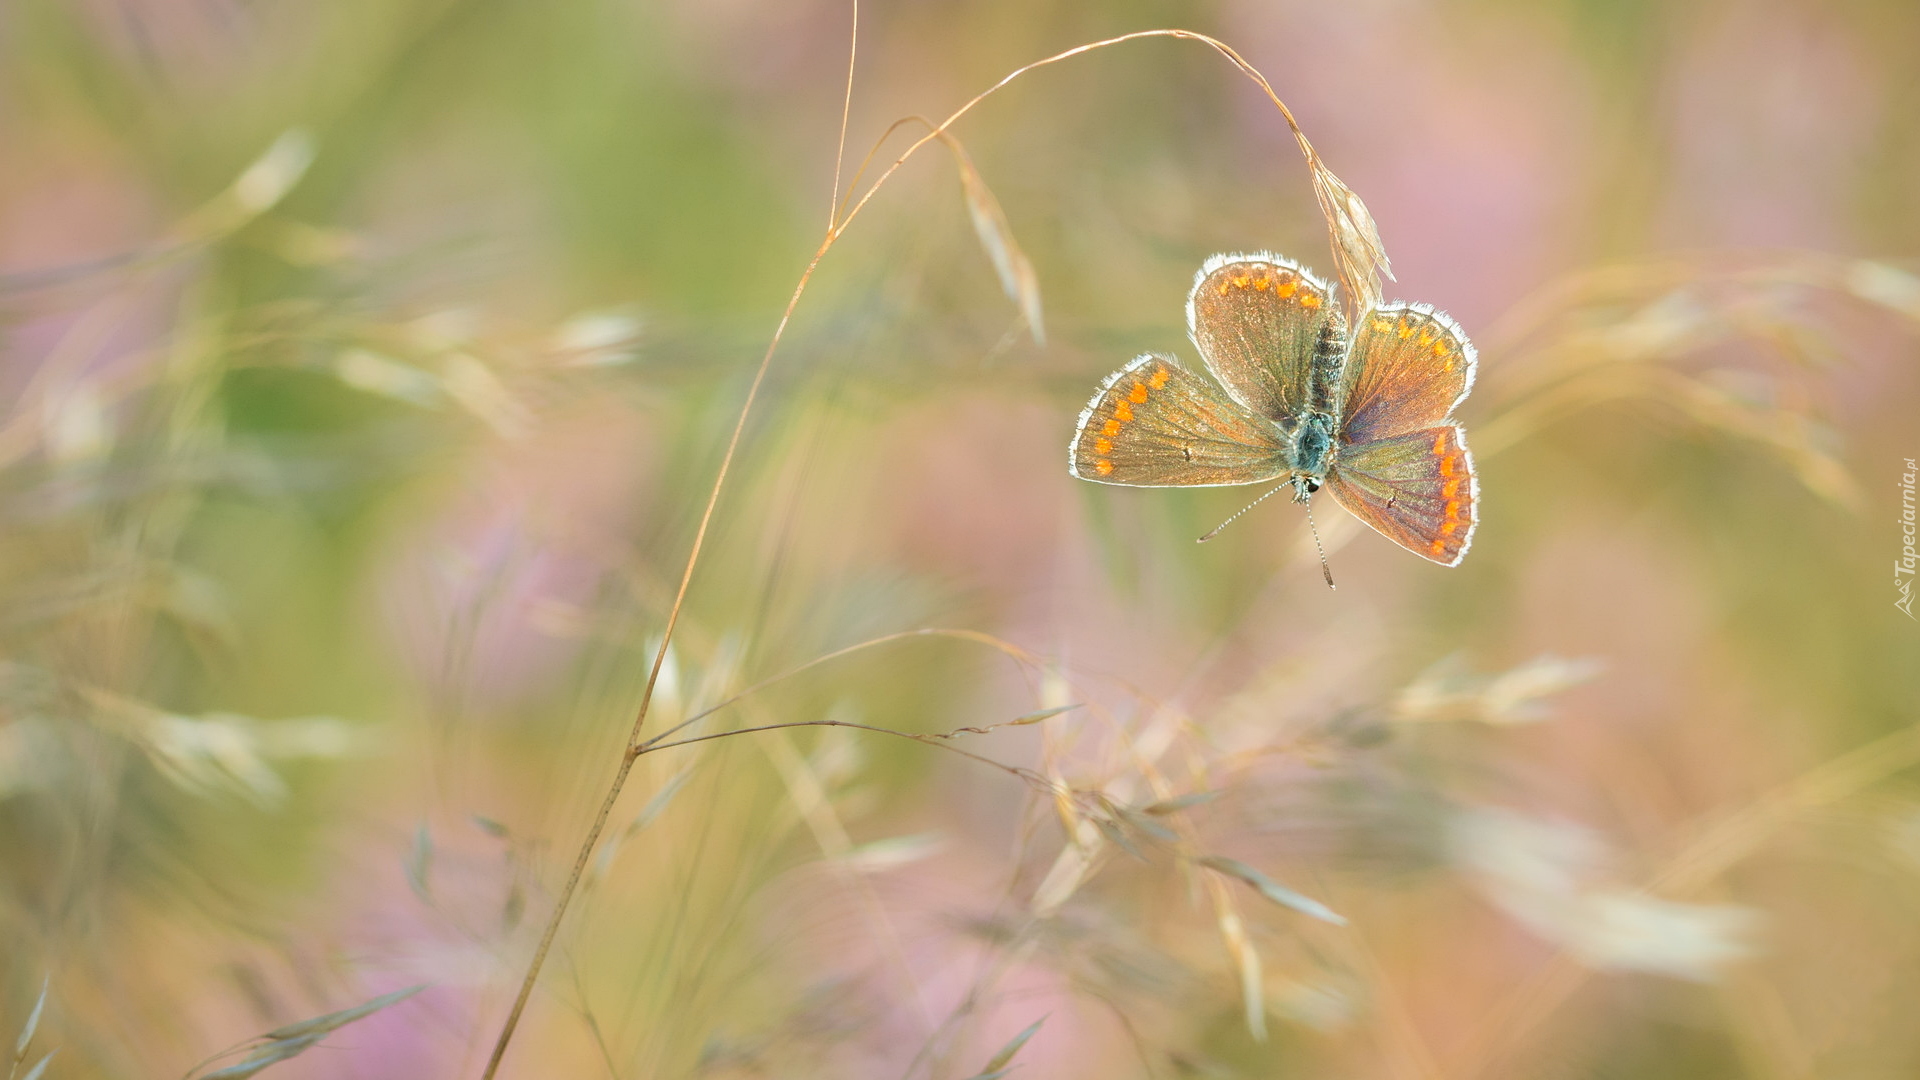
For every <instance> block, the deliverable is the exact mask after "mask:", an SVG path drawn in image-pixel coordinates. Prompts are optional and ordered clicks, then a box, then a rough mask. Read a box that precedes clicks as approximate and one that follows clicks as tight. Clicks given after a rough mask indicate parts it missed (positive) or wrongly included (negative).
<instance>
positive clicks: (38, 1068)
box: [20, 1050, 60, 1080]
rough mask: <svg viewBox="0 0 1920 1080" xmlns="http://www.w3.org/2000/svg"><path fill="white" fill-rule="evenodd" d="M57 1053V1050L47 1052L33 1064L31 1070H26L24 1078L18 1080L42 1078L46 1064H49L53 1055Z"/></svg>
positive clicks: (38, 1079) (37, 1079)
mask: <svg viewBox="0 0 1920 1080" xmlns="http://www.w3.org/2000/svg"><path fill="white" fill-rule="evenodd" d="M59 1052H60V1051H59V1050H49V1051H47V1056H46V1057H43V1058H41V1059H40V1060H39V1061H37V1062H35V1063H34V1066H33V1068H31V1069H28V1070H27V1074H26V1075H25V1076H22V1077H21V1078H20V1080H40V1078H41V1077H42V1076H44V1075H46V1072H47V1063H48V1062H51V1061H52V1060H53V1055H55V1054H57V1053H59Z"/></svg>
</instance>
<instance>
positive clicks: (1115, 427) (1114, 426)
mask: <svg viewBox="0 0 1920 1080" xmlns="http://www.w3.org/2000/svg"><path fill="white" fill-rule="evenodd" d="M1100 434H1102V435H1105V436H1108V437H1109V438H1111V437H1112V436H1115V435H1118V434H1120V421H1119V420H1109V421H1107V422H1106V423H1104V424H1101V425H1100Z"/></svg>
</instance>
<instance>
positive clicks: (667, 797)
mask: <svg viewBox="0 0 1920 1080" xmlns="http://www.w3.org/2000/svg"><path fill="white" fill-rule="evenodd" d="M692 778H693V766H692V765H688V766H687V767H686V768H684V769H681V770H680V771H679V772H677V773H674V774H673V778H672V779H670V780H668V781H667V782H666V783H664V784H662V785H660V790H659V791H656V792H654V793H653V798H651V799H648V800H647V805H645V806H643V807H641V808H640V814H639V816H637V817H635V818H634V819H633V824H632V825H630V826H628V827H627V831H628V832H629V833H633V832H638V831H639V830H641V829H644V828H646V827H647V826H649V825H651V824H653V819H654V818H657V817H659V816H660V815H661V814H662V813H665V812H666V809H667V807H668V805H669V804H671V803H672V802H673V797H674V796H675V795H678V794H680V789H681V788H683V787H685V786H687V781H688V780H690V779H692Z"/></svg>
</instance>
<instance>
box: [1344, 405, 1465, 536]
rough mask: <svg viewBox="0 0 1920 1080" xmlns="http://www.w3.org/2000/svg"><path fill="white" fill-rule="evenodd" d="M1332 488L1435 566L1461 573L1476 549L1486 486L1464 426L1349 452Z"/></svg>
mask: <svg viewBox="0 0 1920 1080" xmlns="http://www.w3.org/2000/svg"><path fill="white" fill-rule="evenodd" d="M1327 488H1328V489H1329V490H1330V491H1332V492H1333V497H1334V498H1335V499H1338V500H1339V501H1340V505H1341V506H1344V507H1346V508H1347V510H1349V511H1350V512H1352V514H1353V516H1355V517H1357V518H1359V519H1360V520H1361V521H1364V522H1366V523H1367V524H1368V525H1370V526H1372V527H1373V528H1374V529H1376V530H1378V531H1379V532H1380V534H1381V535H1382V536H1385V537H1386V538H1387V539H1389V540H1392V541H1393V542H1394V543H1396V544H1399V545H1400V546H1401V547H1403V548H1406V549H1407V550H1408V551H1411V552H1414V553H1415V554H1417V555H1421V556H1424V557H1425V558H1428V559H1432V560H1433V561H1434V562H1437V563H1441V564H1443V565H1446V566H1458V565H1459V564H1460V560H1461V559H1462V558H1464V557H1465V556H1466V554H1467V548H1468V546H1469V545H1471V544H1472V543H1473V527H1474V525H1475V524H1476V522H1477V521H1478V519H1479V509H1480V508H1479V497H1480V482H1479V479H1478V478H1477V477H1476V476H1475V475H1474V472H1473V455H1472V454H1470V453H1468V452H1467V441H1466V435H1465V433H1463V432H1462V431H1461V430H1460V428H1459V427H1458V426H1456V425H1453V424H1447V425H1444V426H1441V427H1435V428H1428V429H1426V430H1424V431H1413V432H1408V433H1406V434H1403V435H1395V436H1392V437H1389V438H1385V439H1378V440H1375V441H1372V442H1365V443H1359V444H1357V445H1353V446H1345V447H1342V448H1341V449H1340V453H1339V457H1338V460H1337V461H1336V462H1335V464H1334V467H1333V468H1332V469H1331V470H1329V471H1328V473H1327Z"/></svg>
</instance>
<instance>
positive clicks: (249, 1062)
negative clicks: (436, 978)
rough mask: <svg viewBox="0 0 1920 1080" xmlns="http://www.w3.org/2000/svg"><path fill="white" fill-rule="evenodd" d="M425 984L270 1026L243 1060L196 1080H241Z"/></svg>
mask: <svg viewBox="0 0 1920 1080" xmlns="http://www.w3.org/2000/svg"><path fill="white" fill-rule="evenodd" d="M426 988H427V986H426V984H425V983H421V984H420V985H418V986H409V987H407V988H406V989H405V990H395V991H394V992H393V993H391V994H382V995H380V996H379V997H377V998H373V999H372V1000H370V1001H364V1002H362V1003H360V1004H358V1005H355V1006H354V1007H353V1008H351V1009H342V1010H340V1011H339V1012H332V1013H328V1014H326V1015H325V1016H316V1017H314V1018H313V1019H311V1020H302V1021H299V1022H298V1023H293V1024H288V1025H286V1026H285V1027H277V1028H274V1029H273V1030H272V1031H269V1032H267V1033H266V1034H265V1035H262V1036H260V1037H261V1038H262V1039H264V1040H267V1041H266V1042H263V1043H262V1044H261V1045H259V1046H256V1047H254V1049H253V1052H252V1053H250V1054H248V1055H247V1057H246V1060H244V1061H238V1062H235V1063H234V1064H232V1065H228V1066H227V1067H226V1068H223V1069H215V1070H214V1071H213V1072H210V1073H203V1074H202V1075H201V1077H200V1080H243V1078H245V1077H249V1076H252V1075H254V1074H255V1073H258V1072H259V1071H260V1070H262V1069H264V1068H266V1067H267V1066H269V1065H275V1064H278V1063H280V1062H282V1061H285V1060H287V1059H288V1058H291V1057H297V1056H299V1055H300V1054H303V1053H305V1052H307V1051H308V1050H311V1049H313V1048H314V1047H315V1046H318V1045H319V1044H320V1040H322V1039H324V1038H326V1037H327V1036H328V1035H329V1034H331V1033H332V1032H334V1031H336V1030H338V1029H339V1028H342V1027H345V1026H346V1025H348V1024H351V1023H353V1022H354V1021H355V1020H359V1019H362V1018H364V1017H367V1016H371V1015H372V1014H374V1013H376V1012H379V1011H380V1010H381V1009H384V1008H386V1007H387V1006H389V1005H392V1004H394V1003H396V1002H399V1001H403V1000H405V999H407V998H410V997H412V996H413V995H415V994H417V993H419V992H420V991H422V990H425V989H426Z"/></svg>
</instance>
